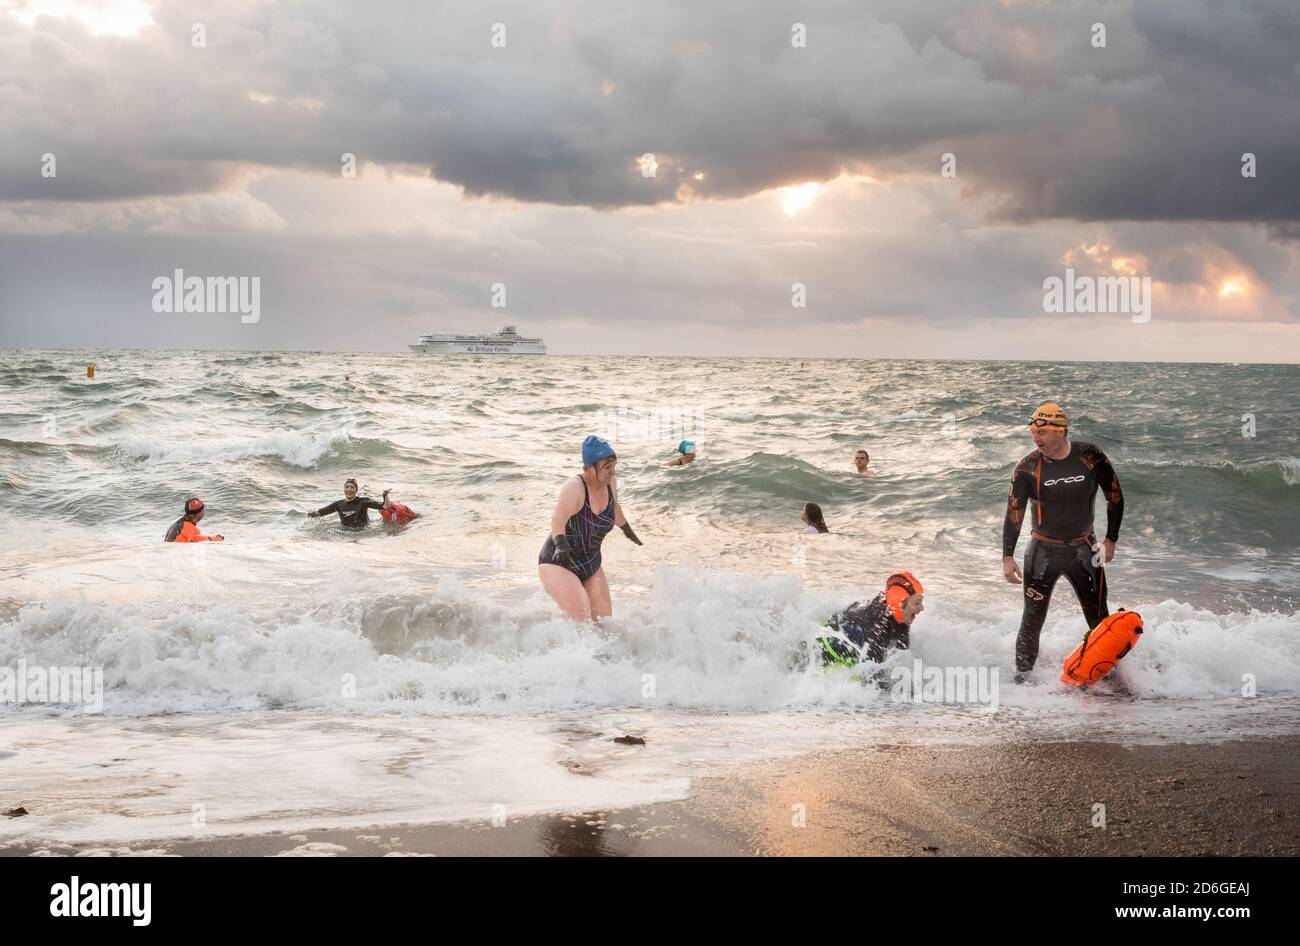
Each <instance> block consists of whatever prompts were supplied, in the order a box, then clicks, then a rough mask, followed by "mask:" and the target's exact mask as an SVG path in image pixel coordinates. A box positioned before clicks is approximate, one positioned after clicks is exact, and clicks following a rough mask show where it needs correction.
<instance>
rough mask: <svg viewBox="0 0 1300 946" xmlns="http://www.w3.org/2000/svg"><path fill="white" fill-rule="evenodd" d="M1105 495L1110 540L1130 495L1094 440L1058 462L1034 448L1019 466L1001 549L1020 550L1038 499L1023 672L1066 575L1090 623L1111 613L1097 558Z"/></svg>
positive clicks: (1028, 569)
mask: <svg viewBox="0 0 1300 946" xmlns="http://www.w3.org/2000/svg"><path fill="white" fill-rule="evenodd" d="M1098 489H1100V490H1101V491H1102V492H1103V493H1105V495H1106V538H1107V539H1110V540H1111V541H1112V542H1113V541H1115V540H1117V539H1118V538H1119V524H1120V520H1121V519H1122V518H1123V517H1124V496H1123V494H1122V493H1121V492H1120V488H1119V477H1118V476H1116V475H1115V468H1114V467H1113V466H1111V465H1110V460H1108V459H1106V454H1104V453H1102V452H1101V450H1100V449H1099V448H1097V447H1096V446H1094V445H1093V444H1090V443H1083V442H1082V441H1077V440H1076V441H1074V442H1073V443H1071V444H1070V453H1069V455H1068V456H1066V457H1065V458H1064V459H1061V460H1052V459H1050V458H1049V457H1047V456H1044V454H1043V452H1042V451H1041V450H1035V451H1034V452H1033V453H1031V454H1029V455H1028V456H1026V457H1025V458H1024V459H1023V460H1021V461H1020V462H1019V463H1018V464H1017V465H1016V470H1015V472H1014V473H1013V474H1012V475H1011V488H1010V489H1009V490H1008V493H1007V515H1006V520H1005V522H1004V523H1003V526H1002V554H1003V555H1015V554H1016V541H1017V540H1018V539H1019V538H1020V524H1021V522H1023V521H1024V518H1025V509H1026V507H1027V505H1028V503H1029V501H1030V500H1032V501H1033V503H1034V512H1033V517H1032V518H1031V520H1030V522H1031V533H1030V536H1031V537H1030V540H1029V544H1028V545H1027V546H1026V547H1025V565H1024V572H1025V579H1024V589H1025V610H1024V614H1023V615H1022V616H1021V619H1020V633H1019V635H1018V636H1017V637H1016V670H1017V671H1018V672H1020V673H1027V672H1028V671H1030V670H1032V669H1033V668H1034V663H1035V662H1036V661H1037V660H1038V637H1039V635H1040V634H1041V633H1042V630H1043V621H1044V620H1046V619H1047V608H1048V605H1050V604H1051V601H1052V589H1053V588H1055V587H1056V580H1057V579H1058V578H1060V577H1061V576H1062V575H1064V576H1065V580H1066V581H1068V582H1069V583H1070V585H1071V587H1073V588H1074V593H1075V595H1077V596H1078V598H1079V606H1080V607H1081V608H1082V609H1083V616H1084V619H1085V620H1086V621H1087V622H1088V628H1089V629H1092V628H1094V627H1096V626H1097V623H1098V622H1099V621H1101V619H1102V618H1104V617H1106V615H1108V614H1110V608H1109V607H1108V606H1107V603H1106V570H1105V568H1104V567H1102V565H1101V563H1100V558H1096V557H1095V554H1096V545H1097V539H1096V536H1095V535H1094V534H1093V527H1092V516H1093V501H1094V499H1095V498H1096V495H1097V490H1098Z"/></svg>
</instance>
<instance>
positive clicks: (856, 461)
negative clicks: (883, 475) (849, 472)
mask: <svg viewBox="0 0 1300 946" xmlns="http://www.w3.org/2000/svg"><path fill="white" fill-rule="evenodd" d="M869 463H871V455H870V454H869V453H867V451H865V450H859V451H858V452H857V453H855V454H853V466H854V468H855V469H856V470H857V471H858V476H875V475H876V474H875V473H874V472H872V471H871V470H870V469H868V466H867V465H868V464H869Z"/></svg>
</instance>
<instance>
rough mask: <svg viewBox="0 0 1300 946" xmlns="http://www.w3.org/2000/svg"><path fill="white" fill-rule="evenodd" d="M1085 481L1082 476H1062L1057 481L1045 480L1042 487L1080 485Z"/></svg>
mask: <svg viewBox="0 0 1300 946" xmlns="http://www.w3.org/2000/svg"><path fill="white" fill-rule="evenodd" d="M1084 479H1086V477H1084V476H1063V477H1061V478H1060V479H1059V480H1047V481H1046V482H1044V483H1043V485H1044V486H1055V485H1056V484H1057V483H1082V482H1083V481H1084Z"/></svg>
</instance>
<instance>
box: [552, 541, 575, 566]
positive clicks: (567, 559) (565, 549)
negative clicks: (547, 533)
mask: <svg viewBox="0 0 1300 946" xmlns="http://www.w3.org/2000/svg"><path fill="white" fill-rule="evenodd" d="M574 560H575V556H574V554H573V547H572V546H571V545H569V537H568V536H567V535H564V534H561V535H557V536H555V552H554V554H552V555H551V562H552V563H553V564H555V565H561V566H569V565H573V564H574Z"/></svg>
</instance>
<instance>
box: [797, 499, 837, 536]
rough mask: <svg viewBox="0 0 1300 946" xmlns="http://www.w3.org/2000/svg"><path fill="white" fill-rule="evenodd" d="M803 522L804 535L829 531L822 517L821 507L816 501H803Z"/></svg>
mask: <svg viewBox="0 0 1300 946" xmlns="http://www.w3.org/2000/svg"><path fill="white" fill-rule="evenodd" d="M803 524H804V530H803V531H804V534H805V535H815V534H817V533H818V532H830V531H831V530H830V529H828V528H826V520H825V519H824V518H823V517H822V507H821V506H818V505H817V504H816V503H805V504H804V507H803Z"/></svg>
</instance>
